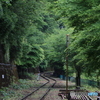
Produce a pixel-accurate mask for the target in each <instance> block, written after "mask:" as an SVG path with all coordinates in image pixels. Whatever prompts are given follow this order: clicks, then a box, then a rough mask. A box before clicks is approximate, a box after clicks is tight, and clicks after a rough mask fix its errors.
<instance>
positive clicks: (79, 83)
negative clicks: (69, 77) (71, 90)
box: [76, 71, 81, 86]
mask: <svg viewBox="0 0 100 100" xmlns="http://www.w3.org/2000/svg"><path fill="white" fill-rule="evenodd" d="M80 80H81V79H80V72H79V71H77V74H76V86H81V82H80Z"/></svg>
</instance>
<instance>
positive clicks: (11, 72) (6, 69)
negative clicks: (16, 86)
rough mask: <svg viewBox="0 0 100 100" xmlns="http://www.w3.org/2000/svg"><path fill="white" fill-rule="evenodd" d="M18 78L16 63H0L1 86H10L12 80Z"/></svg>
mask: <svg viewBox="0 0 100 100" xmlns="http://www.w3.org/2000/svg"><path fill="white" fill-rule="evenodd" d="M17 80H18V73H17V68H16V66H15V65H11V64H4V63H0V88H1V87H5V86H8V85H9V84H10V83H11V82H13V81H17Z"/></svg>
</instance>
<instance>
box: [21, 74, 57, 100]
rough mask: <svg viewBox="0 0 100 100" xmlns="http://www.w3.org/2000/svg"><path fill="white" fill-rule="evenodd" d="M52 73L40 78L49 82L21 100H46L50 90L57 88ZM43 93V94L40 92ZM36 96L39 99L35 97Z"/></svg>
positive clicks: (42, 75)
mask: <svg viewBox="0 0 100 100" xmlns="http://www.w3.org/2000/svg"><path fill="white" fill-rule="evenodd" d="M50 74H51V73H43V74H41V75H40V76H41V77H42V78H43V79H45V80H46V81H47V82H46V83H44V84H43V85H41V86H40V87H38V88H36V89H35V90H33V91H32V92H31V93H29V94H27V95H26V96H24V97H23V98H22V99H20V100H45V97H46V96H47V95H48V93H49V92H50V90H51V89H52V88H53V87H54V86H55V84H56V80H55V79H53V78H51V77H50ZM39 91H42V92H39ZM35 94H37V95H38V97H37V98H36V97H35Z"/></svg>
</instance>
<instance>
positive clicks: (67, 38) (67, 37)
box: [66, 34, 69, 93]
mask: <svg viewBox="0 0 100 100" xmlns="http://www.w3.org/2000/svg"><path fill="white" fill-rule="evenodd" d="M68 46H69V35H68V34H67V35H66V48H67V51H66V93H67V90H68Z"/></svg>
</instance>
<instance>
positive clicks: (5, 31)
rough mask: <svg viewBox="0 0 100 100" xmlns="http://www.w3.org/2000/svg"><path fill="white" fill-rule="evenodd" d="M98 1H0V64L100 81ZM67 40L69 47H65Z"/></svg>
mask: <svg viewBox="0 0 100 100" xmlns="http://www.w3.org/2000/svg"><path fill="white" fill-rule="evenodd" d="M99 12H100V1H99V0H95V1H94V0H85V1H84V0H0V63H7V64H8V63H10V64H12V65H13V64H15V65H17V66H18V67H20V68H37V67H41V68H44V69H46V68H48V67H49V68H52V69H54V70H55V74H57V75H60V74H64V73H66V56H67V57H68V69H69V75H71V74H72V73H76V79H77V85H80V82H79V80H80V76H81V75H82V74H84V75H87V76H91V77H92V78H95V79H96V80H97V81H99V75H100V70H99V63H100V45H99V43H100V39H99V38H100V37H99V36H100V33H99V30H100V27H99V25H100V19H99V17H100V13H99ZM66 35H69V45H68V46H66Z"/></svg>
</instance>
